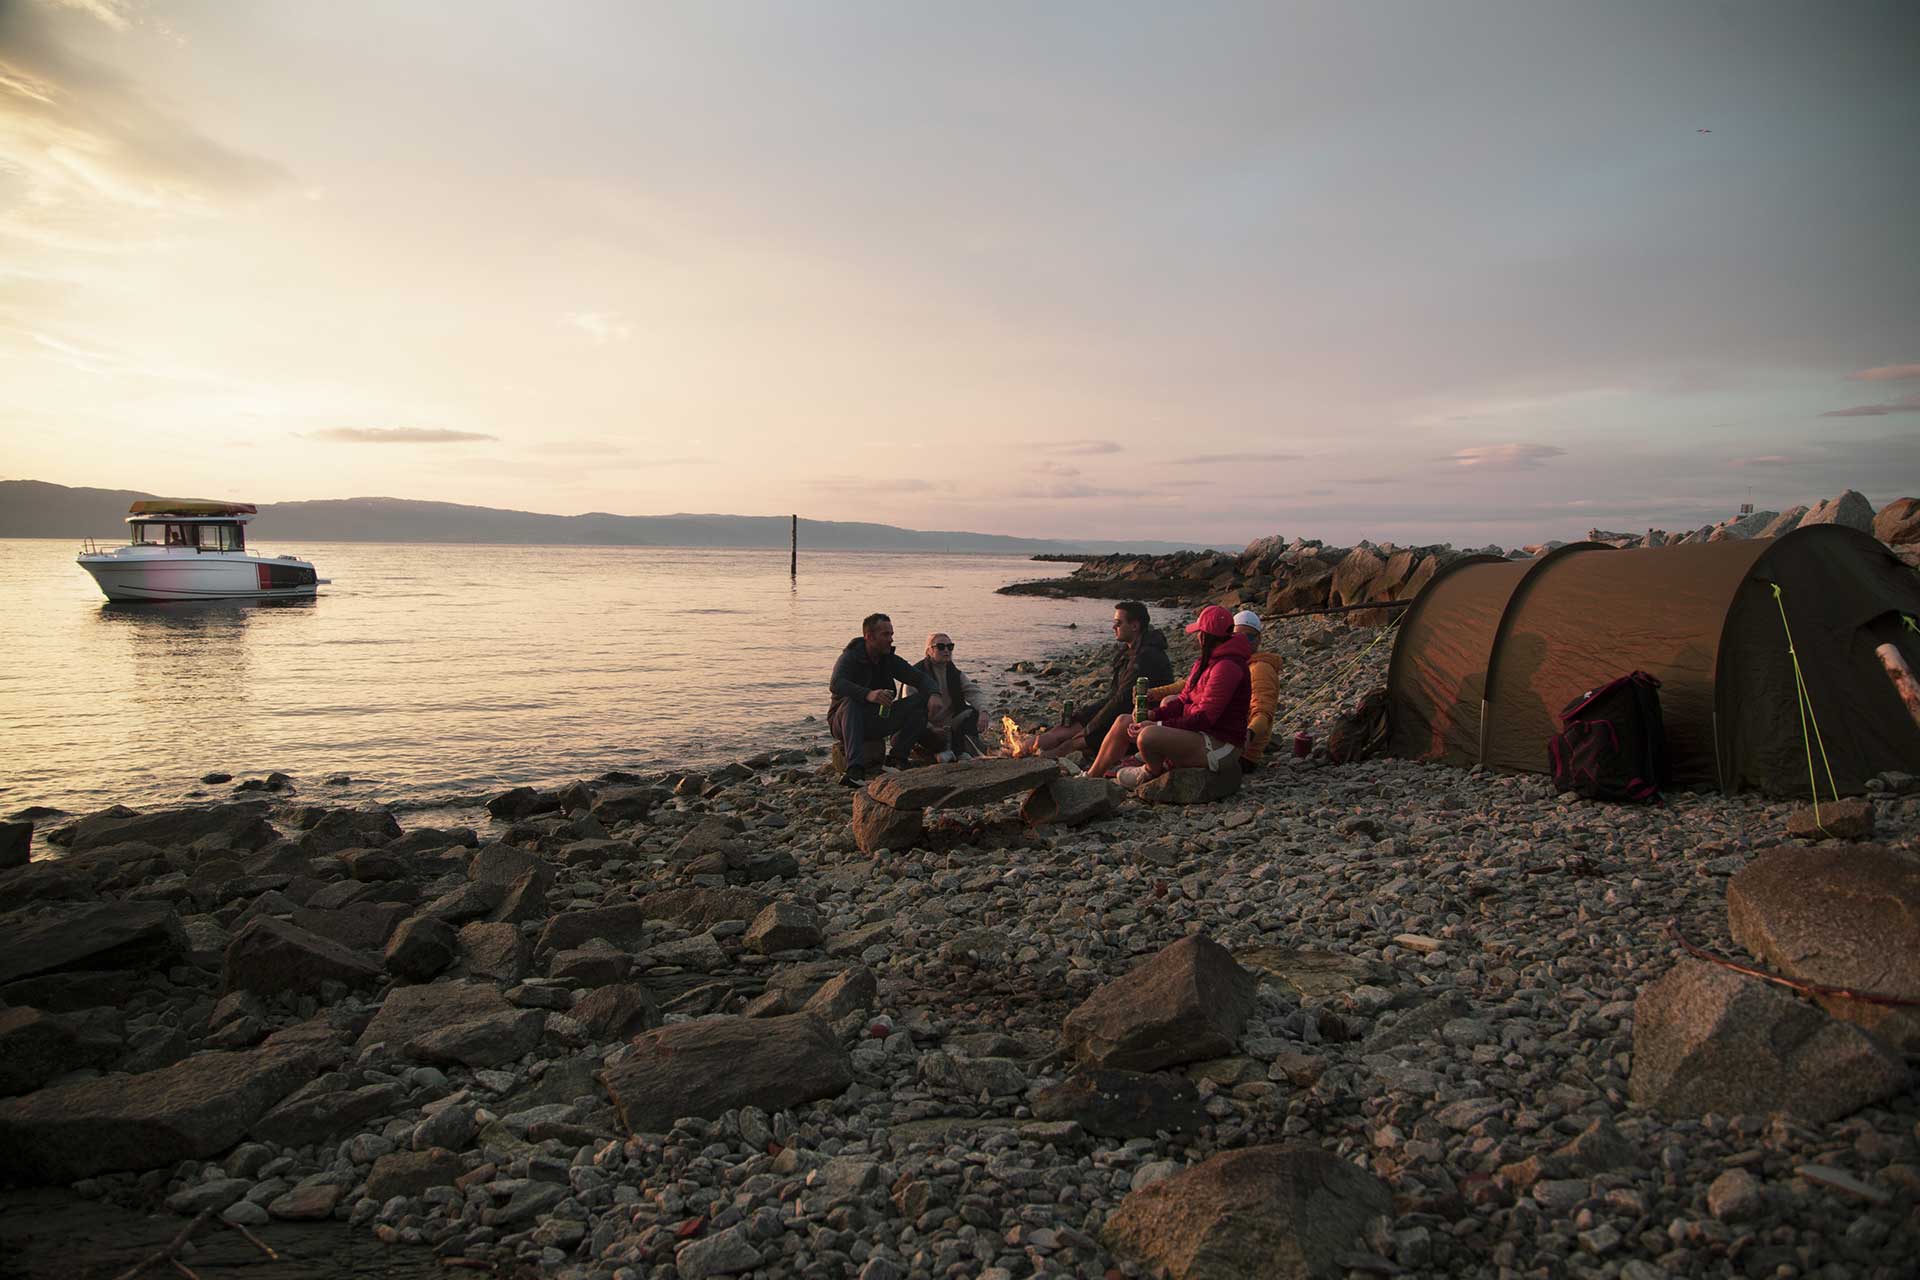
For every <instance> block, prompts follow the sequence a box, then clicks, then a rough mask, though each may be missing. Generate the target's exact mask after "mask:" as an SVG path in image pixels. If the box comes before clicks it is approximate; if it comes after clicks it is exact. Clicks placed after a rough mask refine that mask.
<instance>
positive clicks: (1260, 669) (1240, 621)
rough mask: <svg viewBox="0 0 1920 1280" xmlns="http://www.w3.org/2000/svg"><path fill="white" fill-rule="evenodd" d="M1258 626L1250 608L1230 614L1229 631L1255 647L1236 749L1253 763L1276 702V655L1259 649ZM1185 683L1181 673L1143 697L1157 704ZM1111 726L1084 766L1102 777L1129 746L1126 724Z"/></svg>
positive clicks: (1266, 738) (1268, 737)
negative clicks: (1243, 730)
mask: <svg viewBox="0 0 1920 1280" xmlns="http://www.w3.org/2000/svg"><path fill="white" fill-rule="evenodd" d="M1262 630H1263V627H1262V624H1261V621H1260V615H1259V614H1257V613H1255V612H1254V611H1253V610H1251V609H1242V610H1241V611H1240V612H1239V613H1236V614H1234V615H1233V633H1234V634H1235V635H1237V636H1245V637H1246V638H1247V641H1248V642H1249V643H1250V644H1252V645H1253V646H1254V650H1255V651H1254V653H1253V655H1252V656H1251V657H1250V658H1248V659H1247V674H1248V676H1249V677H1250V681H1249V689H1248V695H1247V697H1248V707H1247V745H1246V746H1245V747H1243V748H1242V749H1241V751H1240V762H1241V764H1243V765H1252V766H1256V767H1257V766H1258V765H1259V764H1260V762H1261V760H1262V759H1263V758H1264V757H1265V755H1266V750H1267V744H1268V743H1269V742H1271V741H1272V740H1273V713H1274V709H1275V708H1276V707H1277V706H1278V705H1279V702H1280V655H1279V654H1277V653H1264V652H1261V651H1260V647H1259V646H1260V634H1261V631H1262ZM1186 687H1187V681H1186V677H1184V676H1183V677H1181V678H1180V679H1178V680H1175V681H1174V682H1173V683H1171V684H1163V685H1159V686H1156V687H1155V688H1153V689H1150V690H1148V692H1147V701H1148V702H1149V704H1151V705H1154V706H1158V705H1159V703H1160V700H1161V699H1162V698H1171V697H1172V696H1173V695H1175V694H1176V693H1181V692H1184V691H1185V689H1186ZM1115 728H1116V730H1117V732H1113V733H1110V734H1109V735H1108V741H1107V742H1103V743H1102V744H1101V750H1100V755H1099V758H1097V759H1096V760H1095V761H1094V762H1093V764H1092V766H1091V767H1089V768H1088V770H1087V772H1088V773H1089V774H1091V775H1092V776H1093V777H1096V778H1099V777H1105V776H1106V775H1108V774H1109V773H1111V772H1112V771H1113V770H1114V769H1116V768H1117V767H1119V764H1120V762H1121V761H1122V760H1124V759H1125V758H1126V757H1127V755H1128V753H1129V752H1130V751H1131V750H1132V743H1131V740H1130V739H1129V737H1128V735H1127V733H1126V727H1125V726H1124V725H1116V726H1115Z"/></svg>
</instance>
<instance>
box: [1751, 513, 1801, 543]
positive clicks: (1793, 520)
mask: <svg viewBox="0 0 1920 1280" xmlns="http://www.w3.org/2000/svg"><path fill="white" fill-rule="evenodd" d="M1807 511H1808V508H1806V507H1788V508H1787V509H1786V510H1785V511H1782V512H1781V513H1780V514H1779V515H1777V516H1775V517H1774V518H1773V519H1771V520H1769V521H1767V526H1766V528H1764V529H1762V530H1760V532H1759V533H1757V534H1755V535H1754V537H1756V538H1781V537H1785V536H1786V535H1787V534H1789V533H1792V532H1793V531H1794V530H1795V529H1798V528H1799V527H1800V522H1801V521H1802V520H1805V519H1806V518H1807Z"/></svg>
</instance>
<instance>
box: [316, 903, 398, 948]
mask: <svg viewBox="0 0 1920 1280" xmlns="http://www.w3.org/2000/svg"><path fill="white" fill-rule="evenodd" d="M409 914H411V910H410V908H409V907H408V906H407V904H406V903H404V902H350V903H348V904H347V905H346V906H344V907H302V908H300V909H299V910H298V911H295V912H294V913H293V923H294V924H295V925H297V926H298V927H299V928H302V929H305V930H306V931H307V932H309V933H317V934H319V935H320V936H321V937H323V938H325V939H326V940H327V941H329V942H337V943H339V944H340V945H341V946H343V947H345V948H346V949H347V950H349V951H384V950H385V949H386V946H387V939H388V938H390V937H392V936H393V931H394V930H395V929H396V928H398V927H399V925H400V922H401V921H402V920H405V919H406V918H407V916H408V915H409Z"/></svg>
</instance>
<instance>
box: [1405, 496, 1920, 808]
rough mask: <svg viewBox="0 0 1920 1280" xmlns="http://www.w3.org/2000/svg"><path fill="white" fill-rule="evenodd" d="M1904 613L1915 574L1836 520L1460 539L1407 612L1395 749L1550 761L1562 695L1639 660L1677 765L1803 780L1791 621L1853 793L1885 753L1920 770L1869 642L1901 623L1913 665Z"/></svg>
mask: <svg viewBox="0 0 1920 1280" xmlns="http://www.w3.org/2000/svg"><path fill="white" fill-rule="evenodd" d="M1776 586H1777V587H1778V588H1779V596H1778V598H1777V600H1776V596H1775V593H1774V588H1775V587H1776ZM1783 607H1784V609H1785V613H1786V617H1785V621H1784V624H1783V621H1782V618H1781V610H1782V608H1783ZM1909 619H1920V574H1917V573H1915V572H1914V571H1913V570H1912V569H1910V568H1908V567H1907V566H1906V565H1904V564H1902V563H1901V562H1900V560H1899V559H1898V558H1896V557H1895V556H1894V555H1893V553H1892V552H1891V551H1889V550H1887V548H1886V547H1885V546H1883V545H1882V544H1881V543H1880V542H1878V541H1877V540H1875V539H1874V538H1872V537H1871V536H1869V535H1867V534H1864V533H1860V532H1858V531H1856V530H1853V529H1848V528H1845V527H1843V526H1840V525H1815V526H1812V527H1810V528H1804V529H1797V530H1795V531H1794V532H1792V533H1789V534H1787V535H1786V536H1784V537H1780V538H1762V539H1752V540H1745V541H1732V540H1730V541H1724V542H1706V543H1696V544H1690V545H1688V546H1680V547H1666V548H1661V549H1658V550H1629V551H1620V550H1616V549H1614V548H1612V547H1609V546H1607V545H1605V544H1603V543H1594V542H1582V543H1574V544H1572V545H1569V546H1565V547H1560V548H1558V549H1556V550H1554V551H1552V552H1549V553H1548V554H1547V555H1545V556H1542V557H1540V558H1539V559H1536V560H1518V561H1514V560H1499V559H1495V558H1493V557H1490V556H1470V557H1467V558H1466V559H1463V560H1460V561H1456V562H1455V563H1454V564H1452V565H1450V566H1448V567H1447V568H1446V569H1445V570H1443V571H1442V572H1441V573H1439V574H1438V575H1436V576H1435V577H1434V579H1433V581H1432V582H1430V583H1428V584H1427V588H1426V590H1425V591H1422V592H1421V593H1420V595H1419V596H1418V597H1417V598H1416V600H1415V602H1414V604H1413V606H1412V607H1411V608H1409V609H1408V610H1407V614H1406V616H1405V617H1404V618H1403V619H1402V620H1401V623H1400V634H1399V635H1398V636H1397V637H1396V638H1395V642H1394V650H1393V662H1392V667H1391V669H1390V671H1389V674H1388V677H1387V686H1388V690H1389V693H1390V698H1391V715H1392V734H1391V738H1390V746H1389V750H1390V751H1391V753H1392V754H1394V755H1397V756H1404V757H1410V758H1413V759H1423V760H1436V761H1441V762H1444V763H1447V764H1457V765H1473V764H1485V765H1487V766H1488V767H1489V768H1496V769H1502V770H1507V771H1518V772H1525V773H1545V772H1546V771H1547V740H1548V739H1549V738H1551V737H1552V736H1553V734H1554V733H1555V732H1556V731H1558V729H1559V727H1560V724H1559V719H1558V713H1559V711H1560V709H1561V708H1562V707H1564V706H1566V705H1567V703H1569V702H1571V701H1572V700H1573V699H1574V698H1575V697H1577V696H1578V695H1580V694H1581V693H1583V692H1584V691H1586V690H1588V689H1591V688H1593V687H1595V686H1596V685H1600V684H1604V683H1606V682H1607V681H1609V680H1612V679H1614V678H1615V677H1617V676H1622V675H1625V674H1627V673H1628V672H1630V671H1636V670H1638V671H1647V672H1651V673H1652V674H1653V675H1654V676H1656V677H1658V678H1659V680H1660V681H1661V688H1660V707H1661V712H1662V715H1663V716H1664V718H1665V720H1666V728H1667V747H1668V754H1669V757H1670V759H1671V761H1672V765H1673V780H1674V783H1675V784H1676V785H1688V784H1694V783H1703V782H1704V783H1714V784H1717V785H1719V786H1720V787H1721V788H1722V789H1723V790H1728V791H1737V790H1740V789H1741V788H1749V787H1750V788H1756V789H1758V790H1760V791H1763V792H1766V793H1767V794H1769V795H1779V796H1795V795H1799V796H1804V795H1806V794H1807V793H1808V791H1809V783H1808V776H1807V750H1806V746H1805V743H1806V742H1807V737H1805V736H1803V734H1802V730H1801V714H1800V701H1799V698H1798V696H1797V693H1796V690H1795V685H1794V663H1793V658H1792V657H1791V656H1790V655H1789V653H1788V641H1787V628H1788V627H1790V628H1791V629H1792V638H1793V646H1794V648H1795V650H1796V651H1797V653H1798V656H1799V666H1800V671H1801V674H1802V676H1803V678H1804V679H1805V681H1806V687H1807V693H1808V697H1809V699H1810V700H1811V703H1812V707H1813V714H1814V716H1815V717H1816V718H1817V721H1818V725H1819V729H1820V736H1821V738H1822V739H1823V740H1824V742H1825V745H1826V756H1827V764H1828V765H1830V766H1831V768H1832V772H1833V782H1834V784H1835V786H1836V787H1837V789H1838V790H1839V792H1840V793H1841V794H1842V795H1846V794H1850V793H1855V792H1858V791H1860V790H1861V789H1862V788H1863V787H1864V786H1865V784H1866V781H1867V779H1869V778H1871V777H1873V776H1874V775H1875V774H1877V773H1880V772H1883V771H1885V770H1889V769H1899V770H1905V771H1909V772H1912V771H1920V727H1916V726H1915V724H1914V722H1913V720H1912V718H1911V717H1910V716H1909V715H1908V714H1907V711H1906V708H1905V706H1904V705H1903V704H1902V703H1901V701H1900V698H1899V695H1898V694H1897V693H1896V692H1895V690H1894V687H1893V685H1892V682H1891V681H1889V680H1888V679H1887V675H1886V672H1885V669H1884V668H1883V667H1882V665H1881V663H1880V660H1879V658H1878V657H1877V656H1876V655H1875V653H1874V650H1875V649H1876V648H1877V647H1878V646H1879V645H1882V644H1887V643H1892V644H1894V645H1895V646H1896V647H1897V648H1898V649H1899V651H1900V653H1901V655H1902V656H1903V657H1904V658H1905V659H1906V661H1907V664H1908V666H1910V667H1912V668H1914V669H1915V670H1920V631H1915V630H1913V629H1912V627H1913V626H1914V625H1916V624H1915V623H1910V622H1909V621H1908V620H1909ZM1810 733H1811V729H1809V734H1810ZM1819 754H1820V752H1819V747H1818V746H1815V748H1814V755H1815V757H1816V759H1815V769H1816V771H1817V772H1818V773H1819V777H1820V790H1821V794H1822V795H1823V796H1824V795H1825V794H1826V793H1827V779H1826V773H1825V766H1822V765H1821V764H1820V762H1819V760H1818V756H1819Z"/></svg>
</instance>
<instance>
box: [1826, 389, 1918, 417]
mask: <svg viewBox="0 0 1920 1280" xmlns="http://www.w3.org/2000/svg"><path fill="white" fill-rule="evenodd" d="M1890 413H1920V391H1916V392H1914V393H1913V394H1912V395H1907V396H1901V397H1900V398H1899V399H1898V400H1890V401H1888V402H1887V403H1885V404H1856V405H1854V406H1853V407H1852V408H1850V409H1829V410H1827V411H1826V412H1825V413H1823V414H1821V415H1820V416H1821V417H1823V418H1884V417H1886V416H1887V415H1888V414H1890Z"/></svg>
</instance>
